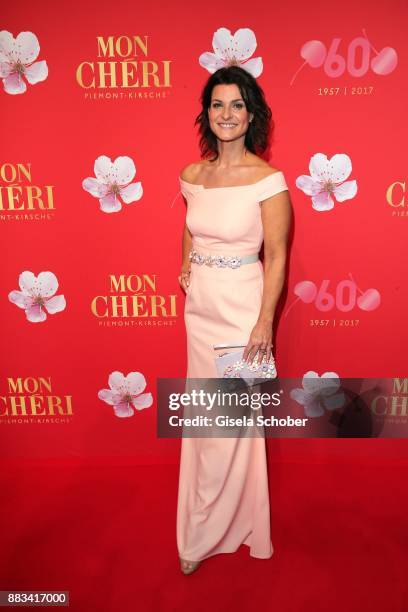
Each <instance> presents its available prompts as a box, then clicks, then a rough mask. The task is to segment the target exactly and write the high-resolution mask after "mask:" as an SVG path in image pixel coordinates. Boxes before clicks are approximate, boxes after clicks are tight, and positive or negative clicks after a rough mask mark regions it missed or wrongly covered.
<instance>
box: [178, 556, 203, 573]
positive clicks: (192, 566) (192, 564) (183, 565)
mask: <svg viewBox="0 0 408 612" xmlns="http://www.w3.org/2000/svg"><path fill="white" fill-rule="evenodd" d="M179 559H180V569H181V571H182V572H183V574H185V575H187V574H192V573H193V572H195V570H196V569H198V568H199V566H200V565H201V561H187V560H186V559H182V558H181V557H179Z"/></svg>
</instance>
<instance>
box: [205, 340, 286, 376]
mask: <svg viewBox="0 0 408 612" xmlns="http://www.w3.org/2000/svg"><path fill="white" fill-rule="evenodd" d="M245 347H246V344H241V343H235V342H231V343H229V344H214V345H213V348H214V350H215V351H217V350H218V349H227V350H224V351H223V352H220V353H219V354H218V355H217V356H216V357H215V366H216V369H217V373H218V377H219V378H242V379H244V380H245V382H246V383H247V384H249V385H253V384H258V383H259V382H262V381H264V380H268V379H270V378H276V377H277V372H276V365H275V360H274V358H273V356H272V355H271V357H270V359H269V361H266V356H265V355H264V357H263V358H262V359H261V360H259V359H258V355H257V356H256V358H255V359H254V360H253V362H252V363H251V364H248V363H247V362H246V361H244V360H243V358H242V357H243V354H244V349H245ZM234 348H239V350H238V351H232V350H231V349H234Z"/></svg>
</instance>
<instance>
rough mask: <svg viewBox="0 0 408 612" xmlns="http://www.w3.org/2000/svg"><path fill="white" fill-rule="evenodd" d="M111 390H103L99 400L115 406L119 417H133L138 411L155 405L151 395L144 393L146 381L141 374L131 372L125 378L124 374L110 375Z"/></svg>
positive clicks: (114, 408)
mask: <svg viewBox="0 0 408 612" xmlns="http://www.w3.org/2000/svg"><path fill="white" fill-rule="evenodd" d="M108 383H109V387H110V389H101V390H100V391H99V392H98V397H99V399H101V400H103V401H104V402H106V403H107V404H110V405H111V406H113V410H114V412H115V415H116V416H117V417H130V416H133V415H134V413H135V411H134V409H133V407H135V408H136V410H143V408H149V406H151V405H152V404H153V396H152V394H151V393H142V391H143V390H144V389H145V388H146V379H145V377H144V376H143V374H141V372H130V373H129V374H128V375H127V376H124V375H123V374H122V372H117V371H115V372H112V373H111V374H110V375H109V381H108Z"/></svg>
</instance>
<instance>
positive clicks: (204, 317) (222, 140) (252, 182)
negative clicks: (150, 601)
mask: <svg viewBox="0 0 408 612" xmlns="http://www.w3.org/2000/svg"><path fill="white" fill-rule="evenodd" d="M201 102H202V112H201V113H200V115H199V116H198V117H197V119H196V123H198V124H199V126H200V134H201V138H200V147H201V155H202V157H203V158H204V159H203V160H202V161H200V162H198V163H193V164H189V165H188V166H186V167H185V168H184V169H183V170H182V172H181V176H180V177H179V180H180V186H181V192H182V194H183V196H184V197H185V199H186V201H187V214H186V223H185V227H184V233H183V244H182V267H181V274H180V276H179V277H178V278H179V282H180V284H181V286H182V288H183V289H184V291H185V292H186V301H185V310H184V319H185V324H186V332H187V361H188V369H187V378H216V377H217V372H216V368H215V362H214V358H215V356H216V354H215V351H214V348H213V345H214V344H219V343H226V342H229V341H231V340H234V339H239V338H243V339H244V343H245V342H247V344H246V346H245V350H244V354H243V358H244V359H246V360H247V361H248V362H249V363H252V362H253V360H254V358H255V357H256V356H257V357H258V358H262V357H263V356H264V354H265V353H266V358H267V360H269V359H270V357H271V356H272V346H273V344H272V323H273V318H274V313H275V308H276V304H277V302H278V299H279V296H280V293H281V291H282V287H283V284H284V278H285V266H286V249H287V235H288V231H289V227H290V222H291V215H292V209H291V203H290V198H289V193H288V188H287V185H286V182H285V178H284V176H283V173H282V172H281V171H280V170H277V169H276V168H272V167H271V166H269V164H268V163H266V162H265V161H263V160H262V159H261V158H260V157H259V156H258V153H263V152H264V151H265V149H266V147H267V140H268V133H269V131H270V128H271V121H272V119H271V118H272V113H271V110H270V108H269V107H268V105H267V104H266V102H265V98H264V93H263V91H262V89H261V88H260V86H259V85H258V83H257V81H256V79H255V78H254V77H252V76H251V75H250V74H249V73H248V72H247V71H246V70H244V69H243V68H240V67H239V66H229V67H226V68H221V69H219V70H217V71H216V72H215V73H214V74H213V75H211V76H210V77H209V79H208V81H207V83H206V85H205V87H204V89H203V93H202V96H201ZM209 156H211V159H207V158H208V157H209ZM262 241H263V242H264V268H265V269H263V267H262V264H261V262H260V260H259V258H258V252H259V249H260V248H261V245H262ZM194 253H196V254H198V256H200V255H201V256H206V255H226V256H227V257H228V256H229V255H238V256H242V257H244V260H243V261H242V263H241V265H239V266H238V267H232V266H230V265H220V264H219V263H218V264H214V260H212V263H211V262H210V261H208V260H204V261H205V263H203V257H201V260H200V257H197V255H194ZM241 544H247V545H248V546H249V547H250V551H249V552H250V555H251V556H253V557H257V558H261V559H267V558H269V557H271V555H272V553H273V548H272V542H271V539H270V516H269V492H268V477H267V465H266V448H265V439H264V438H263V437H252V438H251V437H243V438H214V437H212V438H182V447H181V461H180V474H179V491H178V506H177V546H178V551H179V557H180V564H181V570H182V572H183V573H184V574H191V573H192V572H193V571H195V570H196V569H197V568H198V567H199V566H200V563H201V561H202V560H203V559H206V558H207V557H210V556H212V555H215V554H218V553H225V552H234V551H236V550H237V548H238V547H239V546H240V545H241Z"/></svg>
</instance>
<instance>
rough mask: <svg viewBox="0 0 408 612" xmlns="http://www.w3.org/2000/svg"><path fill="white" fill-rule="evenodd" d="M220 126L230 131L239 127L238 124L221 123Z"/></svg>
mask: <svg viewBox="0 0 408 612" xmlns="http://www.w3.org/2000/svg"><path fill="white" fill-rule="evenodd" d="M218 125H219V126H221V127H222V128H226V129H228V130H230V129H232V128H234V127H236V126H237V124H236V123H219V124H218Z"/></svg>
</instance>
